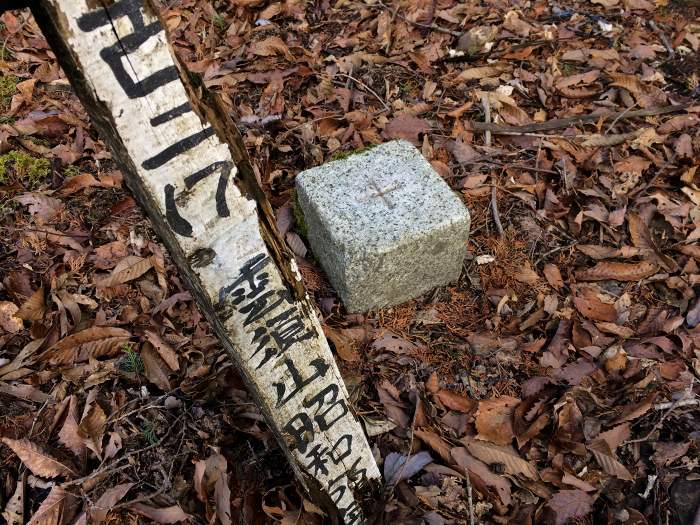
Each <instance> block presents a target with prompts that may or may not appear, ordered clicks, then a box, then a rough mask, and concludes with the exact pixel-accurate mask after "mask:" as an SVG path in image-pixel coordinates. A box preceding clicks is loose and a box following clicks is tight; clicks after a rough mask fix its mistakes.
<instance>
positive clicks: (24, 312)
mask: <svg viewBox="0 0 700 525" xmlns="http://www.w3.org/2000/svg"><path fill="white" fill-rule="evenodd" d="M44 312H46V303H45V301H44V287H43V286H41V287H39V288H38V289H37V290H36V291H34V293H32V295H31V297H29V299H27V300H26V301H25V302H24V303H23V304H22V306H20V307H19V311H18V312H17V317H19V318H20V319H24V320H25V321H38V320H39V319H43V318H44Z"/></svg>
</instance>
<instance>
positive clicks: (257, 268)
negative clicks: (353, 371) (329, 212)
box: [32, 0, 380, 523]
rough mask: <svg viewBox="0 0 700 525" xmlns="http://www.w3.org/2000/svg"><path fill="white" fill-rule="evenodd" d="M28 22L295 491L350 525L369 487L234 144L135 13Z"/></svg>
mask: <svg viewBox="0 0 700 525" xmlns="http://www.w3.org/2000/svg"><path fill="white" fill-rule="evenodd" d="M32 10H33V12H34V15H35V17H36V19H37V21H38V22H39V25H40V26H41V28H42V30H43V31H44V33H45V35H46V37H47V39H48V40H49V43H50V44H51V45H52V47H53V49H54V51H55V53H56V55H57V57H58V58H59V61H60V62H61V65H62V66H63V68H64V71H65V72H66V74H67V76H68V77H69V79H70V80H71V83H72V84H73V86H74V88H75V90H76V92H77V93H78V95H79V96H80V98H81V100H82V102H83V104H84V105H85V107H86V108H87V110H88V112H89V113H90V116H91V118H92V120H93V123H94V124H95V126H96V127H97V128H98V130H99V131H100V133H101V135H102V137H103V138H104V139H105V141H106V142H107V143H108V145H109V146H110V148H111V149H112V152H113V154H114V157H115V159H116V160H117V162H118V163H119V164H120V167H121V168H122V170H123V171H124V173H125V176H126V180H127V182H128V184H129V186H130V187H131V189H132V191H133V192H134V194H135V195H136V197H137V198H138V199H139V201H140V202H141V203H142V205H143V206H144V207H145V208H146V210H147V211H148V213H149V215H150V217H151V219H152V221H153V223H154V226H155V228H156V230H157V232H158V233H159V235H160V236H161V238H162V239H163V241H164V243H165V244H166V246H167V247H168V250H169V251H170V253H171V255H172V256H173V257H174V259H175V261H176V263H177V264H178V267H179V268H180V270H181V271H182V272H183V274H184V275H185V277H186V279H187V280H188V282H189V284H190V287H191V288H192V291H193V294H194V296H195V297H196V298H197V301H198V303H199V305H200V308H201V309H202V311H203V312H204V314H205V315H206V316H207V317H208V319H209V321H210V322H211V323H212V325H213V326H214V329H215V331H216V334H217V335H218V337H219V338H220V340H221V342H222V343H223V345H224V346H225V348H226V349H227V350H228V352H229V354H230V355H231V356H232V358H233V359H234V361H235V362H236V364H237V365H238V368H239V370H240V371H241V373H242V374H243V376H244V378H245V379H246V381H247V383H248V386H249V388H250V391H251V392H252V394H253V395H254V396H255V398H256V399H257V401H258V403H259V404H260V407H261V409H262V410H263V412H264V414H265V417H266V419H267V421H268V424H269V425H270V427H271V428H272V429H273V431H274V432H275V434H276V436H277V438H278V441H279V443H280V446H281V447H282V448H283V449H284V450H285V452H286V453H287V456H288V458H289V460H290V462H291V464H292V466H293V468H294V471H295V472H296V474H297V477H298V479H299V480H300V481H301V482H302V483H303V485H304V486H305V487H306V488H307V490H308V491H309V493H310V494H311V495H312V497H313V498H314V499H315V500H316V502H317V503H319V504H321V505H322V506H323V507H324V508H325V509H326V510H328V511H329V513H330V514H331V517H332V518H333V520H334V521H336V520H337V521H342V522H345V523H360V522H362V521H363V520H364V518H363V516H362V510H361V508H360V504H359V499H360V497H361V496H363V495H365V496H366V495H367V494H368V493H369V487H370V486H371V485H372V480H378V479H379V478H380V474H379V471H378V469H377V465H376V463H375V461H374V458H373V456H372V452H371V450H370V448H369V445H368V443H367V439H366V437H365V435H364V432H363V430H362V427H361V426H360V424H359V422H358V421H357V419H356V417H355V416H354V414H353V412H352V410H351V408H350V406H349V403H348V395H347V391H346V389H345V385H344V383H343V380H342V378H341V376H340V373H339V372H338V368H337V366H336V364H335V361H334V359H333V356H332V353H331V351H330V349H329V347H328V344H327V342H326V339H325V337H324V335H323V331H322V330H321V326H320V324H319V322H318V319H317V318H316V316H315V314H314V310H313V308H312V306H311V303H310V302H309V300H308V297H306V296H305V295H304V296H302V297H300V296H299V294H298V290H299V289H300V288H301V286H300V283H301V279H300V276H299V273H298V271H297V270H296V267H295V266H294V261H293V259H291V258H289V259H286V260H285V259H284V256H283V251H284V250H283V249H281V248H280V246H281V244H280V243H279V237H278V236H277V234H276V232H275V231H274V228H270V227H269V222H270V221H269V213H266V210H267V211H269V205H268V204H267V203H266V202H265V201H264V198H263V197H261V195H262V193H261V191H260V189H259V188H258V187H257V186H256V187H255V188H251V186H252V185H254V184H255V183H254V181H253V182H251V180H250V179H251V176H250V173H248V180H244V177H242V172H241V170H239V169H238V168H239V167H240V165H241V159H243V156H242V155H245V154H244V153H243V154H241V150H243V148H242V146H241V142H240V140H239V141H238V144H232V143H231V140H230V137H231V136H232V135H231V134H229V133H228V131H226V130H224V131H223V132H222V128H224V127H225V124H226V119H225V118H223V120H222V119H221V115H220V114H219V117H218V118H219V121H218V126H212V124H211V123H210V122H204V121H202V119H200V117H199V115H198V114H197V113H196V112H195V111H193V106H192V105H191V102H190V98H189V97H188V91H189V92H190V93H191V92H192V89H191V86H190V85H189V84H188V81H187V79H185V77H183V79H184V80H185V82H184V84H183V81H181V77H180V73H179V69H178V66H177V65H176V62H175V61H174V59H173V56H172V53H171V48H170V46H169V43H168V40H167V38H166V35H165V33H164V31H163V29H162V26H161V23H160V21H159V19H158V18H157V17H156V16H155V15H154V14H153V13H152V12H151V11H150V9H149V8H147V7H144V6H143V5H142V3H141V1H140V0H117V1H112V0H37V2H36V3H35V4H34V5H32ZM186 87H187V89H186ZM206 111H207V116H208V117H210V118H211V119H212V121H213V120H216V119H214V118H213V116H214V115H215V114H216V112H215V111H211V112H210V111H209V110H206ZM222 122H223V123H224V124H223V125H222ZM215 128H216V131H215ZM217 132H218V134H217ZM222 133H223V134H224V135H225V136H226V139H227V142H228V144H227V143H223V142H221V140H220V139H219V136H218V135H219V134H222ZM236 137H238V136H237V135H236ZM229 146H231V147H229ZM234 158H236V161H238V164H239V166H238V167H237V165H236V162H234ZM244 160H245V159H244ZM241 180H243V182H241ZM250 195H257V197H256V198H252V197H250ZM375 485H376V483H375Z"/></svg>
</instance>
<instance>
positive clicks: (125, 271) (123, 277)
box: [96, 255, 153, 288]
mask: <svg viewBox="0 0 700 525" xmlns="http://www.w3.org/2000/svg"><path fill="white" fill-rule="evenodd" d="M151 268H153V261H151V259H150V258H149V257H146V258H142V257H136V256H135V255H127V256H126V257H125V258H124V259H122V260H121V261H119V263H118V264H117V265H116V266H115V267H114V270H112V273H111V274H110V275H109V276H108V277H105V278H104V279H100V280H99V281H97V283H96V285H97V287H98V288H109V287H110V286H116V285H118V284H123V283H127V282H129V281H133V280H134V279H137V278H139V277H141V276H142V275H143V274H144V273H146V272H147V271H148V270H150V269H151Z"/></svg>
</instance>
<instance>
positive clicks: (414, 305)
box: [0, 0, 700, 525]
mask: <svg viewBox="0 0 700 525" xmlns="http://www.w3.org/2000/svg"><path fill="white" fill-rule="evenodd" d="M166 4H167V5H165V6H163V10H162V14H163V16H164V17H165V20H166V22H167V23H166V25H167V30H168V31H169V33H170V35H171V36H172V38H173V41H174V44H175V47H176V50H177V53H178V54H179V56H180V57H181V59H182V60H183V61H184V63H185V64H186V65H187V67H188V68H189V69H190V70H191V71H193V72H195V73H198V74H200V75H201V76H202V77H203V79H204V82H205V84H206V86H208V87H209V88H210V89H212V90H214V91H216V92H217V93H219V94H220V95H221V96H222V97H223V98H224V100H225V101H226V102H227V104H228V105H229V107H230V109H231V112H232V115H233V116H234V119H235V121H236V122H237V123H238V125H239V126H240V129H241V133H242V135H243V137H244V139H245V142H246V146H247V147H248V150H249V153H250V156H251V158H252V160H253V163H254V168H255V170H256V174H257V176H258V177H259V180H260V183H261V185H262V186H263V188H264V189H265V191H266V192H267V195H268V197H269V199H270V201H271V202H272V204H273V207H274V209H275V211H276V214H277V217H278V226H279V229H280V231H281V233H282V234H283V235H284V236H285V238H286V240H287V242H288V243H289V246H290V249H291V250H293V252H294V253H295V255H296V257H297V260H298V262H299V265H300V267H301V269H302V273H303V276H304V280H305V283H306V286H307V289H308V291H309V293H310V295H311V296H312V297H313V298H314V300H315V301H316V304H317V305H318V312H319V316H320V317H321V319H322V322H323V326H324V330H325V331H326V334H327V336H328V338H329V340H330V342H331V343H332V346H333V349H334V351H335V353H336V356H337V361H338V364H339V366H340V367H341V370H342V372H343V375H344V378H345V381H346V383H347V385H348V388H349V390H350V392H351V395H352V402H353V404H354V407H355V410H356V412H357V414H358V415H359V416H360V419H361V420H362V422H363V424H364V425H365V429H366V430H367V433H368V435H369V436H370V442H371V445H372V446H373V449H374V450H375V454H376V456H377V458H378V461H379V462H380V465H381V466H382V468H383V469H385V471H387V470H389V469H391V468H392V467H391V465H396V462H397V458H400V456H401V455H402V456H410V459H409V461H408V462H407V465H409V466H410V468H408V467H407V468H405V469H404V470H403V471H402V473H401V476H400V480H399V482H398V483H397V484H396V485H395V486H394V487H393V488H392V489H391V490H386V500H385V501H384V502H383V503H382V505H380V507H379V508H381V509H383V510H382V511H381V512H379V511H378V512H377V514H376V515H375V516H372V518H373V519H376V520H377V522H386V523H397V524H398V523H400V524H407V523H410V524H414V523H415V524H422V523H425V524H430V525H439V524H443V523H455V524H464V523H469V522H470V520H473V522H475V523H501V524H503V523H523V524H529V523H555V524H564V523H567V522H576V523H627V524H643V523H655V524H657V523H658V524H667V523H668V524H673V523H681V524H684V525H685V524H693V523H695V524H697V523H698V522H699V521H698V520H700V515H699V514H698V512H699V511H698V510H697V509H698V506H699V504H700V461H699V459H698V451H699V447H700V404H699V400H700V397H699V395H698V393H699V392H700V302H699V300H698V297H700V269H699V266H698V265H699V264H700V245H699V244H698V239H700V171H698V165H699V164H698V162H699V161H698V159H700V126H698V122H699V120H700V97H699V95H700V55H698V52H699V51H700V18H698V17H699V16H700V8H699V7H698V4H697V3H692V2H688V1H686V2H681V1H679V0H656V1H654V0H593V1H591V2H587V1H579V2H576V1H572V0H563V1H562V2H561V3H554V2H552V3H548V2H544V1H541V0H538V1H534V2H524V1H515V2H509V1H505V0H485V1H483V2H481V3H478V2H467V3H458V2H457V1H456V0H437V1H434V0H411V1H408V0H405V1H393V2H391V1H389V0H387V1H386V2H385V3H382V2H381V1H380V0H365V1H355V0H335V1H331V0H316V1H314V2H310V1H306V0H284V1H272V0H232V1H219V0H213V1H212V2H211V3H210V2H205V1H202V0H174V1H168V2H166ZM0 43H1V47H0V75H1V76H0V210H1V212H0V276H1V279H0V281H1V283H2V284H1V285H0V436H1V437H2V438H3V442H4V443H5V444H4V445H0V516H2V518H0V522H7V523H9V524H12V525H17V524H24V523H26V522H28V521H29V520H30V516H33V518H31V523H45V524H62V523H71V522H72V521H70V520H71V519H72V518H73V517H77V516H79V515H80V514H81V513H86V515H87V516H89V522H90V523H137V522H139V521H140V522H151V521H152V522H157V523H174V522H178V521H180V520H183V519H184V520H189V521H190V522H191V523H200V524H204V523H218V522H220V523H223V524H227V523H245V524H258V523H259V524H262V523H284V524H293V523H316V524H320V523H321V522H322V521H323V516H322V514H321V513H320V511H319V510H318V509H317V508H316V507H315V506H314V505H313V504H311V503H310V502H308V501H306V500H305V499H304V497H303V494H302V493H301V491H300V490H299V488H298V486H297V484H296V483H295V481H294V478H293V475H292V473H291V471H290V469H289V468H288V467H287V466H286V465H287V463H286V461H285V459H284V456H283V455H282V453H281V451H280V450H279V448H278V447H277V445H276V443H275V440H274V438H273V436H272V434H271V433H270V432H269V430H268V429H267V427H266V425H265V423H264V420H263V418H262V416H261V414H260V412H259V410H258V408H257V407H256V406H255V404H254V403H252V401H251V398H250V396H249V395H248V393H247V392H246V390H245V387H244V386H243V384H242V382H241V380H240V379H239V377H238V376H237V374H236V372H235V370H234V369H233V368H232V364H231V362H230V361H229V359H228V357H227V356H226V355H225V353H224V352H223V350H222V348H221V346H220V345H219V343H218V342H217V339H216V338H215V337H214V335H213V333H212V330H211V328H210V326H209V325H208V323H207V322H206V321H205V320H204V319H203V318H202V316H201V315H200V313H199V312H198V310H197V308H196V306H195V305H194V303H193V301H192V299H191V297H190V295H189V293H188V292H187V290H186V289H185V287H184V285H183V282H182V279H181V278H180V277H179V275H178V271H177V269H176V268H175V267H174V265H173V264H172V261H171V259H170V258H169V256H168V254H167V253H166V252H165V250H164V248H163V247H162V245H161V244H160V243H159V240H158V239H157V238H156V236H155V235H154V233H153V230H152V229H151V226H150V222H149V220H148V219H147V218H146V217H145V215H144V213H143V211H142V210H141V209H140V208H139V207H138V205H137V204H136V203H135V201H134V199H133V198H132V196H131V194H130V192H129V190H128V188H127V187H125V186H124V185H123V183H122V177H121V174H120V172H119V171H118V170H117V168H116V166H115V164H114V162H113V161H112V159H111V156H110V153H109V151H108V150H106V148H105V146H104V144H103V142H102V141H101V140H100V138H99V136H98V135H97V134H96V132H95V130H94V129H93V128H92V127H91V125H90V123H89V119H88V116H87V115H86V113H85V111H84V110H83V108H82V107H81V105H80V103H79V101H78V100H77V98H76V97H75V95H74V93H73V92H72V90H71V87H70V85H69V84H68V82H67V81H66V79H65V77H64V76H63V74H62V72H61V71H60V70H59V68H58V66H57V64H56V61H55V57H54V55H53V54H52V52H51V50H50V49H49V48H48V46H47V43H46V41H45V40H44V39H43V37H42V35H41V33H40V31H39V30H38V28H37V27H36V25H35V23H34V21H33V20H32V18H31V16H30V15H29V13H28V11H12V12H7V13H5V14H4V15H2V17H0ZM669 106H673V108H672V109H670V110H668V112H666V113H664V112H663V111H662V110H660V109H659V108H667V107H669ZM487 107H488V113H490V116H491V119H492V120H493V121H494V122H496V123H501V124H507V125H510V126H516V127H519V128H517V129H516V130H515V131H513V130H512V129H511V132H510V134H502V133H501V132H500V131H498V132H493V133H490V134H487V133H484V132H483V130H480V129H478V127H479V126H478V124H475V123H483V122H484V121H485V116H486V115H485V113H486V111H485V108H487ZM640 110H649V111H648V112H647V113H648V114H647V115H646V116H644V115H643V114H640V113H639V111H640ZM615 112H616V113H617V115H616V116H615V117H614V118H605V117H593V118H590V119H588V120H586V121H577V120H576V119H571V120H569V121H564V122H563V123H562V122H561V121H555V122H552V121H553V120H554V119H566V118H571V117H580V116H583V115H596V114H606V113H615ZM640 115H641V116H640ZM545 123H550V125H549V126H548V125H546V124H545ZM526 124H533V125H532V126H530V127H528V128H522V126H524V125H526ZM551 124H554V125H556V126H554V127H552V125H551ZM548 128H549V129H548ZM501 131H502V130H501ZM394 138H404V139H407V140H410V141H412V142H413V143H414V144H415V145H416V146H417V147H419V148H420V149H421V151H422V153H423V155H424V156H425V157H426V158H427V159H428V160H429V161H430V162H431V163H432V165H433V166H434V168H435V169H436V170H437V172H438V173H439V174H440V175H442V176H443V177H444V178H445V180H446V181H447V182H448V183H449V184H450V186H451V187H452V188H453V189H454V190H455V191H457V192H459V194H461V195H462V196H463V198H464V202H465V203H466V205H467V206H468V207H469V209H470V211H471V214H472V234H471V238H470V241H469V247H468V248H469V254H468V258H467V261H466V263H465V267H464V271H463V273H462V277H461V279H460V280H459V282H458V283H455V284H454V285H452V286H448V287H445V288H441V289H438V290H436V291H434V292H433V293H430V294H427V295H425V296H423V297H420V298H418V299H416V300H414V301H411V302H409V303H406V304H403V305H400V306H397V307H394V308H388V309H384V310H379V311H375V312H370V313H368V314H366V315H348V314H346V313H345V311H344V309H343V306H342V304H341V303H340V302H339V300H338V298H337V296H336V294H335V292H334V290H333V289H332V287H331V286H330V284H329V283H328V281H327V279H326V278H325V276H324V275H323V272H322V270H321V269H320V267H319V265H318V264H317V262H316V261H315V260H314V258H313V254H312V253H310V252H309V251H307V244H306V240H305V238H304V236H303V233H302V228H301V227H300V226H299V225H298V224H297V223H296V220H295V213H294V207H293V188H294V178H295V175H296V174H297V173H299V172H300V171H301V170H304V169H306V168H309V167H312V166H316V165H318V164H321V163H323V162H326V161H329V160H331V159H333V158H337V157H338V156H340V155H344V154H347V153H350V152H353V151H356V150H360V149H362V148H365V147H367V146H369V145H371V144H374V143H379V142H382V141H386V140H390V139H394ZM134 268H136V269H137V270H134ZM387 458H389V459H387ZM217 479H223V480H224V481H225V482H226V483H225V485H222V484H221V483H217V482H216V481H217ZM222 486H223V487H226V486H227V487H228V489H229V491H230V494H229V492H228V491H226V490H225V488H224V489H222ZM49 494H50V495H51V496H50V497H48V498H47V495H49ZM3 520H4V521H3Z"/></svg>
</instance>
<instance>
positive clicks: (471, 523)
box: [465, 469, 475, 525]
mask: <svg viewBox="0 0 700 525" xmlns="http://www.w3.org/2000/svg"><path fill="white" fill-rule="evenodd" d="M465 478H466V480H467V503H468V504H469V525H474V523H475V522H474V500H473V499H472V481H471V480H470V479H469V469H467V475H466V476H465Z"/></svg>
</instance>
